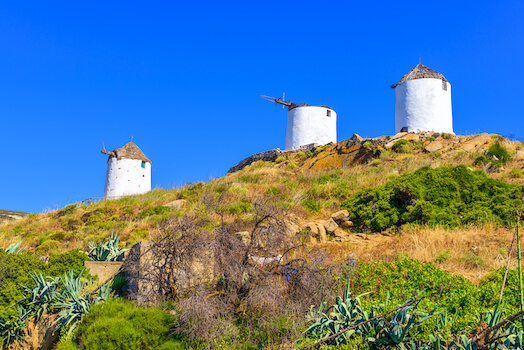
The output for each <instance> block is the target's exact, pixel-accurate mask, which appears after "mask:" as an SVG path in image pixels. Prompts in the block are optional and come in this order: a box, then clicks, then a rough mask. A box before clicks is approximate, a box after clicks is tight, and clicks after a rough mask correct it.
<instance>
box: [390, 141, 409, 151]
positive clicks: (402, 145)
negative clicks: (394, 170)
mask: <svg viewBox="0 0 524 350" xmlns="http://www.w3.org/2000/svg"><path fill="white" fill-rule="evenodd" d="M391 149H392V150H393V151H394V152H397V153H406V152H408V151H409V141H408V140H405V139H400V140H398V141H397V142H395V144H394V145H393V147H391Z"/></svg>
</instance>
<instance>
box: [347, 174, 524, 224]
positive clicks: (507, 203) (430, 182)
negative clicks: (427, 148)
mask: <svg viewBox="0 0 524 350" xmlns="http://www.w3.org/2000/svg"><path fill="white" fill-rule="evenodd" d="M522 191H523V186H521V185H520V186H519V185H512V184H508V183H505V182H502V181H499V180H495V179H492V178H490V177H488V176H487V175H486V174H484V173H483V172H481V171H471V170H468V169H467V168H466V167H465V166H457V167H447V168H437V169H432V168H430V167H424V168H421V169H419V170H417V171H415V172H414V173H411V174H405V175H401V176H399V177H398V178H396V179H391V180H390V181H389V182H388V183H387V184H385V185H383V186H379V187H374V188H370V189H366V190H362V191H360V192H358V193H356V194H355V195H353V196H351V197H350V198H348V199H347V200H346V201H344V203H343V204H342V206H343V207H344V208H345V209H347V210H348V211H349V213H350V218H351V220H352V221H353V222H354V223H355V224H356V225H357V226H358V227H359V228H361V229H365V230H370V231H380V230H384V229H388V228H391V227H398V226H400V225H402V224H406V223H417V224H426V225H437V224H438V225H443V226H448V227H454V226H457V225H466V224H478V223H483V222H496V223H500V224H509V223H511V222H513V216H514V208H515V206H516V205H518V204H519V203H520V199H521V198H522Z"/></svg>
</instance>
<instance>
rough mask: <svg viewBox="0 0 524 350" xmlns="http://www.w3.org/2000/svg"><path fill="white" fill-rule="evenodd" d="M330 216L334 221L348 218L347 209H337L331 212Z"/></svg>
mask: <svg viewBox="0 0 524 350" xmlns="http://www.w3.org/2000/svg"><path fill="white" fill-rule="evenodd" d="M331 218H332V219H333V220H335V222H339V221H344V220H346V219H349V212H348V211H347V210H345V209H344V210H339V211H336V212H334V213H333V214H331Z"/></svg>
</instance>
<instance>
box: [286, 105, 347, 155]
mask: <svg viewBox="0 0 524 350" xmlns="http://www.w3.org/2000/svg"><path fill="white" fill-rule="evenodd" d="M330 142H334V143H336V142H337V114H336V113H335V111H334V110H332V109H331V108H329V107H326V106H308V105H291V106H289V112H288V113H287V129H286V151H288V150H293V149H297V148H299V147H300V146H304V145H309V144H311V143H318V144H319V145H325V144H327V143H330Z"/></svg>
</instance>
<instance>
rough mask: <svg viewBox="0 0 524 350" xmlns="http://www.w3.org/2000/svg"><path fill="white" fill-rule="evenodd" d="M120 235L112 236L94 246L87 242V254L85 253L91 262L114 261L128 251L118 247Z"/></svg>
mask: <svg viewBox="0 0 524 350" xmlns="http://www.w3.org/2000/svg"><path fill="white" fill-rule="evenodd" d="M119 243H120V235H119V234H113V233H111V235H110V236H109V237H108V238H107V241H104V242H102V243H100V242H99V243H98V244H95V243H94V242H89V243H88V246H89V252H88V253H87V254H88V256H89V257H90V258H91V260H94V261H116V260H117V259H118V257H119V256H120V255H121V254H122V253H124V252H126V251H127V250H129V249H122V248H120V247H119Z"/></svg>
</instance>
